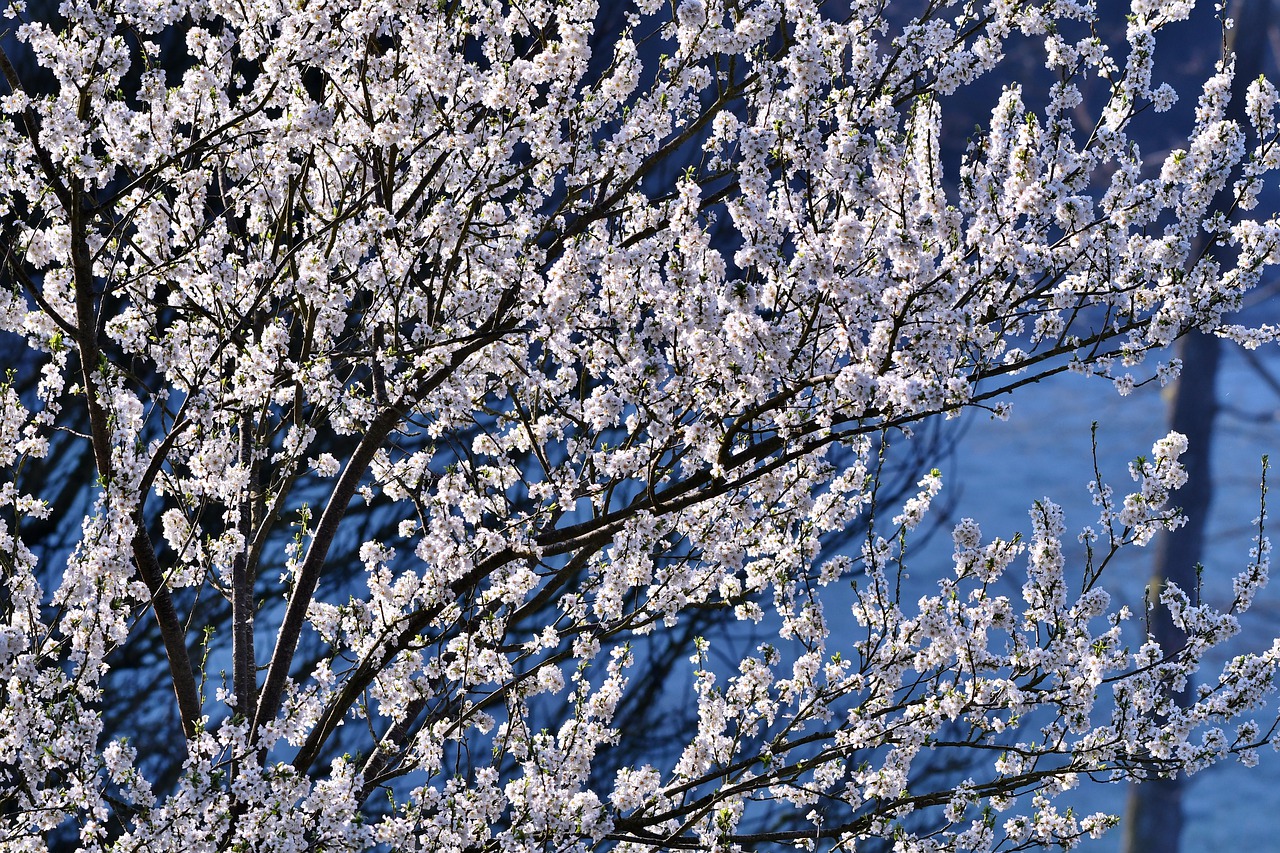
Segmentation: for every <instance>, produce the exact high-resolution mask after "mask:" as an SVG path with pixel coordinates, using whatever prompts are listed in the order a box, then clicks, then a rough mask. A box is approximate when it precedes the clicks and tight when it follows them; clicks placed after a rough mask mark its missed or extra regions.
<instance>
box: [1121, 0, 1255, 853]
mask: <svg viewBox="0 0 1280 853" xmlns="http://www.w3.org/2000/svg"><path fill="white" fill-rule="evenodd" d="M1271 2H1272V0H1236V2H1235V3H1234V4H1232V8H1231V14H1232V17H1234V18H1235V21H1236V26H1235V27H1234V28H1233V29H1231V30H1230V31H1228V48H1229V49H1230V50H1232V51H1233V52H1234V53H1235V59H1236V69H1235V80H1234V82H1233V86H1232V88H1233V92H1232V99H1231V104H1230V105H1229V107H1228V110H1227V115H1228V117H1229V118H1231V119H1234V120H1235V121H1238V122H1241V123H1246V122H1247V117H1246V115H1245V105H1244V101H1245V97H1244V94H1245V90H1246V88H1247V87H1248V85H1249V83H1251V82H1252V81H1253V80H1255V79H1257V77H1258V76H1259V75H1260V74H1262V72H1263V63H1264V60H1265V57H1266V55H1267V52H1268V43H1267V34H1268V29H1269V27H1270V23H1271ZM1230 186H1231V185H1230V183H1228V185H1227V190H1226V191H1224V193H1223V194H1222V195H1220V196H1219V209H1223V208H1226V207H1228V206H1229V204H1230V202H1231V198H1230V195H1229V192H1230ZM1221 347H1222V344H1221V343H1220V342H1219V340H1218V339H1217V338H1215V337H1213V336H1212V335H1206V334H1203V333H1201V332H1192V333H1191V334H1190V335H1187V336H1186V337H1185V338H1183V339H1182V340H1181V341H1180V342H1179V344H1178V357H1179V358H1181V359H1182V374H1181V376H1180V377H1179V379H1178V381H1177V383H1176V385H1175V386H1174V389H1173V396H1172V399H1171V401H1170V411H1169V428H1170V429H1172V430H1175V431H1176V432H1180V433H1182V434H1183V435H1185V436H1186V437H1187V440H1188V443H1189V447H1188V449H1187V452H1186V453H1185V454H1184V455H1183V457H1182V461H1183V464H1185V465H1186V466H1187V474H1188V480H1187V485H1186V486H1184V487H1183V488H1182V489H1181V490H1180V491H1179V492H1178V494H1177V496H1176V500H1177V502H1178V504H1179V505H1180V506H1181V507H1182V508H1183V511H1184V512H1185V513H1186V517H1187V523H1186V525H1185V526H1183V527H1181V528H1179V529H1178V530H1175V531H1173V532H1172V533H1163V534H1161V535H1160V536H1159V538H1158V539H1157V541H1156V552H1155V561H1154V565H1153V567H1152V576H1151V583H1150V586H1149V595H1150V596H1151V597H1152V598H1153V599H1155V598H1158V597H1159V594H1160V589H1161V587H1163V586H1164V585H1165V584H1166V583H1170V582H1172V583H1175V584H1177V585H1178V586H1179V587H1181V588H1182V589H1184V590H1186V591H1187V592H1188V593H1189V594H1191V595H1192V596H1195V595H1196V594H1197V593H1196V591H1197V587H1198V578H1197V567H1198V565H1199V564H1200V561H1201V559H1202V557H1203V554H1204V544H1205V528H1206V526H1207V524H1208V519H1209V505H1210V503H1211V501H1212V499H1213V476H1212V473H1213V472H1212V467H1211V464H1210V456H1211V453H1212V450H1213V422H1214V415H1215V414H1216V412H1217V408H1218V406H1217V398H1216V394H1215V387H1214V386H1215V383H1216V380H1217V374H1218V362H1219V359H1220V355H1221ZM1151 632H1152V634H1153V635H1154V636H1155V638H1156V640H1157V641H1158V642H1159V643H1160V645H1161V646H1162V647H1164V648H1165V649H1166V650H1173V649H1177V648H1179V647H1180V646H1181V645H1182V644H1183V642H1184V641H1185V638H1184V636H1183V634H1182V632H1181V631H1179V630H1178V629H1177V628H1176V627H1174V625H1173V623H1172V622H1171V621H1170V619H1169V614H1168V611H1166V610H1165V609H1164V608H1162V607H1157V608H1155V609H1154V610H1153V611H1151ZM1193 689H1194V685H1193V684H1188V685H1187V689H1186V691H1184V692H1183V693H1181V694H1179V695H1178V696H1177V701H1178V703H1179V704H1180V705H1182V706H1184V707H1185V706H1186V705H1188V704H1190V702H1191V693H1192V690H1193ZM1183 785H1184V782H1183V779H1182V778H1181V777H1175V778H1171V779H1149V780H1147V781H1145V782H1143V783H1141V784H1139V785H1135V786H1134V787H1133V788H1131V789H1130V792H1129V801H1128V805H1127V807H1126V809H1125V816H1124V830H1123V832H1124V834H1123V843H1122V853H1178V851H1179V850H1180V849H1181V835H1182V825H1183V813H1182V792H1183Z"/></svg>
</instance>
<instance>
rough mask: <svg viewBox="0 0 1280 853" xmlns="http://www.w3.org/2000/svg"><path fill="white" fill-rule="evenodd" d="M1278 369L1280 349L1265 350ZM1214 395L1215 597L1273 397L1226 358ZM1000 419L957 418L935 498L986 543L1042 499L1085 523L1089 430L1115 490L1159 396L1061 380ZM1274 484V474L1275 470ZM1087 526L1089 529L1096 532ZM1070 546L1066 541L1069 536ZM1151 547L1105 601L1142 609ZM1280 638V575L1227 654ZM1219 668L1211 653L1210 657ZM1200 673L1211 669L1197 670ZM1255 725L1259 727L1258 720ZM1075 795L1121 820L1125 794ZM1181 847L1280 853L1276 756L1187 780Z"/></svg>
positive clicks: (1276, 518)
mask: <svg viewBox="0 0 1280 853" xmlns="http://www.w3.org/2000/svg"><path fill="white" fill-rule="evenodd" d="M1262 360H1263V362H1264V364H1266V365H1267V366H1269V368H1270V369H1271V371H1272V372H1273V373H1276V374H1280V352H1276V353H1273V354H1269V355H1265V356H1262ZM1217 396H1218V400H1219V403H1220V404H1221V405H1222V406H1223V407H1224V409H1225V411H1224V412H1223V413H1221V414H1219V416H1218V419H1217V422H1216V441H1215V443H1214V448H1213V463H1214V481H1215V482H1214V500H1213V507H1212V511H1211V516H1210V519H1209V530H1208V550H1207V553H1206V555H1205V560H1204V563H1205V567H1206V570H1205V575H1204V578H1205V581H1204V595H1205V598H1206V600H1208V601H1210V602H1217V603H1225V602H1226V601H1229V600H1230V596H1231V577H1232V576H1233V575H1234V574H1235V573H1236V572H1238V571H1239V570H1240V569H1241V568H1242V567H1243V566H1244V565H1245V564H1246V561H1247V560H1248V555H1249V548H1250V546H1251V541H1250V537H1251V536H1252V534H1253V530H1252V526H1251V521H1252V519H1253V518H1254V517H1255V516H1256V515H1257V514H1258V495H1259V492H1258V482H1259V475H1260V471H1261V457H1262V455H1263V454H1268V453H1269V454H1271V457H1272V460H1273V462H1274V463H1277V464H1278V465H1280V420H1278V419H1277V418H1278V417H1280V398H1278V397H1277V396H1276V394H1275V393H1274V392H1273V391H1272V390H1271V389H1270V388H1269V386H1268V385H1267V384H1266V383H1265V382H1264V381H1263V380H1262V379H1260V378H1259V377H1258V375H1257V373H1255V372H1254V370H1253V369H1252V368H1251V367H1250V366H1249V365H1248V364H1247V363H1246V361H1245V359H1244V358H1243V357H1242V355H1241V354H1240V353H1239V352H1238V351H1237V350H1234V349H1233V348H1231V347H1227V348H1226V350H1225V351H1224V358H1223V362H1222V368H1221V372H1220V374H1219V379H1218V394H1217ZM1014 399H1015V403H1014V409H1013V413H1012V415H1011V417H1010V418H1009V420H1008V422H1005V423H1001V422H996V421H992V420H991V419H990V418H988V417H987V416H985V415H983V414H981V413H968V414H966V415H965V416H964V417H967V418H970V419H971V422H970V423H969V424H968V431H967V433H966V435H965V437H964V438H963V439H962V441H961V444H960V446H959V448H958V452H957V453H956V454H955V457H954V458H953V459H951V460H950V461H949V462H947V463H945V464H943V465H940V466H939V467H940V468H941V469H942V472H943V478H944V483H945V484H946V485H945V486H944V490H946V491H955V490H957V489H958V490H960V492H961V495H960V497H959V500H958V503H957V506H956V515H957V517H960V516H969V517H972V518H975V519H977V520H978V521H979V522H981V523H982V528H983V535H984V537H987V538H989V537H991V536H997V535H998V536H1002V537H1006V538H1007V537H1008V536H1009V535H1011V534H1012V533H1013V532H1014V531H1017V530H1023V531H1026V530H1028V529H1029V527H1030V524H1029V520H1028V517H1027V509H1028V508H1029V507H1030V505H1031V502H1032V501H1033V500H1036V499H1038V498H1040V497H1045V496H1047V497H1050V498H1052V499H1053V500H1054V501H1055V502H1056V503H1058V504H1059V505H1061V506H1062V507H1063V508H1064V511H1065V512H1066V518H1067V525H1068V530H1071V529H1079V528H1080V527H1082V526H1084V525H1086V524H1094V523H1095V520H1096V512H1097V510H1096V508H1095V507H1093V506H1092V505H1091V502H1090V497H1089V494H1088V492H1087V491H1086V484H1087V483H1088V482H1089V481H1090V480H1091V479H1093V472H1092V464H1093V463H1092V451H1091V448H1090V444H1091V438H1090V425H1091V423H1092V422H1093V421H1095V420H1096V421H1098V423H1099V430H1098V458H1099V462H1100V463H1101V466H1102V473H1103V476H1104V478H1105V479H1107V480H1108V481H1109V482H1110V483H1111V484H1112V485H1113V486H1114V488H1115V490H1116V493H1117V494H1119V495H1123V494H1124V493H1125V491H1127V488H1126V487H1127V486H1129V485H1130V484H1131V482H1132V481H1131V480H1130V479H1129V477H1128V475H1127V465H1128V462H1129V460H1131V459H1133V458H1134V457H1135V456H1138V455H1140V454H1149V451H1150V447H1151V444H1152V442H1153V441H1155V440H1156V439H1158V438H1160V437H1162V436H1163V435H1164V434H1165V432H1166V431H1167V427H1166V425H1165V420H1166V419H1165V410H1164V401H1163V400H1162V399H1161V389H1159V388H1158V387H1154V386H1149V387H1147V388H1142V389H1138V390H1137V391H1135V392H1134V394H1133V395H1131V396H1130V397H1127V398H1122V397H1120V396H1119V395H1118V394H1117V393H1116V392H1115V390H1114V389H1113V388H1112V387H1111V385H1110V384H1109V383H1107V382H1105V381H1102V380H1098V379H1091V378H1087V377H1079V376H1060V377H1056V378H1054V379H1052V380H1050V381H1048V382H1046V383H1044V384H1042V385H1038V386H1031V387H1028V388H1025V389H1022V390H1021V391H1020V392H1019V394H1018V395H1015V398H1014ZM1272 474H1273V477H1272V485H1273V486H1274V485H1275V483H1276V482H1280V468H1277V469H1273V471H1272ZM1272 519H1273V526H1272V528H1271V531H1270V532H1271V536H1272V539H1273V540H1274V541H1280V512H1278V511H1277V510H1276V509H1275V506H1274V505H1273V507H1272ZM1095 526H1096V525H1095ZM948 538H949V537H946V536H939V537H937V540H940V541H935V542H934V543H932V545H931V550H936V552H937V554H938V556H939V557H940V558H942V559H944V560H945V559H946V558H947V555H948V554H949V549H950V544H949V542H948V541H947V540H948ZM1071 541H1072V544H1073V545H1074V544H1075V543H1074V540H1071ZM1082 555H1083V549H1082V548H1081V547H1080V546H1078V545H1077V546H1076V548H1075V551H1074V553H1073V552H1070V551H1069V552H1068V555H1067V558H1068V566H1069V569H1068V571H1070V566H1071V565H1072V564H1073V559H1074V565H1076V566H1079V565H1080V563H1081V562H1082V559H1083V556H1082ZM1152 557H1153V553H1152V549H1150V548H1147V549H1137V548H1135V549H1129V551H1128V553H1125V554H1123V558H1122V559H1120V560H1119V561H1118V562H1117V563H1116V564H1115V565H1114V566H1113V567H1112V568H1111V569H1109V570H1108V576H1107V577H1106V579H1104V582H1103V585H1104V586H1106V588H1107V589H1108V590H1109V591H1110V592H1111V593H1112V594H1113V596H1114V597H1115V599H1114V601H1115V606H1117V607H1118V606H1119V605H1120V604H1121V603H1127V604H1129V605H1130V607H1131V608H1132V609H1133V610H1134V611H1135V612H1141V604H1142V593H1143V588H1144V586H1145V584H1146V580H1147V577H1148V574H1149V572H1150V567H1151V560H1152ZM1275 636H1280V578H1276V579H1275V580H1274V581H1273V585H1272V587H1271V588H1269V589H1268V590H1266V591H1265V592H1264V593H1263V595H1261V596H1260V597H1259V600H1258V601H1257V602H1256V603H1255V605H1254V608H1253V610H1252V611H1251V613H1249V614H1247V616H1246V619H1245V621H1244V631H1243V633H1242V636H1241V637H1239V638H1237V645H1236V647H1235V649H1234V650H1233V652H1232V654H1235V653H1239V652H1241V651H1244V650H1251V649H1264V648H1266V647H1268V646H1269V645H1270V644H1271V638H1272V637H1275ZM1215 662H1216V663H1220V662H1221V657H1219V658H1218V659H1217V661H1215ZM1206 669H1208V667H1206ZM1259 721H1260V722H1261V723H1262V724H1263V727H1264V729H1265V727H1266V724H1267V720H1266V719H1260V720H1259ZM1083 785H1084V787H1083V789H1082V790H1081V791H1079V792H1078V794H1077V795H1073V797H1074V802H1075V803H1076V805H1077V809H1081V808H1083V809H1085V810H1086V811H1088V812H1092V811H1099V810H1105V811H1108V812H1111V813H1113V814H1123V811H1124V802H1125V797H1126V796H1127V793H1128V791H1127V788H1126V787H1124V786H1120V785H1115V786H1111V785H1105V786H1104V785H1090V784H1089V783H1088V782H1087V781H1086V782H1084V783H1083ZM1185 811H1186V818H1187V823H1186V830H1185V836H1184V845H1183V849H1184V850H1185V851H1210V850H1259V851H1270V850H1280V835H1278V834H1277V830H1278V829H1280V753H1276V752H1273V751H1271V750H1270V749H1265V750H1263V751H1262V753H1261V757H1260V762H1259V765H1258V766H1257V767H1255V768H1252V769H1250V768H1245V767H1243V766H1242V765H1240V764H1238V763H1232V764H1226V765H1219V766H1217V767H1214V768H1211V769H1209V770H1206V771H1204V772H1202V773H1200V774H1199V775H1197V776H1194V777H1192V779H1191V780H1190V782H1189V787H1188V789H1187V791H1186V795H1185ZM1119 847H1120V830H1118V829H1117V830H1113V831H1112V832H1111V833H1110V834H1109V835H1107V836H1105V837H1104V838H1103V839H1100V840H1093V841H1087V842H1085V843H1084V844H1083V845H1082V846H1081V848H1080V849H1082V850H1085V851H1088V853H1108V851H1116V850H1119Z"/></svg>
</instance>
